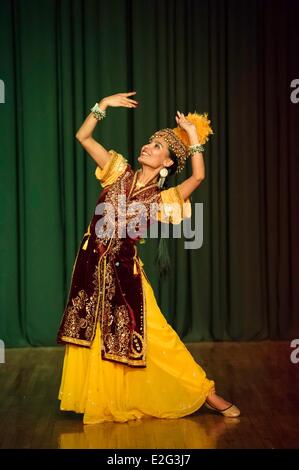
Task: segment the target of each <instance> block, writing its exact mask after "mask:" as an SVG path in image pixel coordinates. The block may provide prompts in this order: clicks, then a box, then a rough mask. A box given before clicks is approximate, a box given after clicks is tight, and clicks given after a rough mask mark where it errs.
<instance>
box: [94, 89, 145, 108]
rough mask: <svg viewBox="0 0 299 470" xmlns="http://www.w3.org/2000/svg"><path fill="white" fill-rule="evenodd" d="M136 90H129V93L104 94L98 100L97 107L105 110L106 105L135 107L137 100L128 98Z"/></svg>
mask: <svg viewBox="0 0 299 470" xmlns="http://www.w3.org/2000/svg"><path fill="white" fill-rule="evenodd" d="M135 94H136V91H131V92H129V93H116V94H115V95H111V96H106V98H103V99H102V100H101V101H100V102H99V108H100V109H102V110H103V111H105V109H107V107H108V106H113V107H117V106H122V107H125V108H137V106H138V101H136V100H133V99H132V98H129V97H130V96H132V95H135Z"/></svg>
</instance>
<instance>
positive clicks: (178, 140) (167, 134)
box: [149, 112, 213, 173]
mask: <svg viewBox="0 0 299 470" xmlns="http://www.w3.org/2000/svg"><path fill="white" fill-rule="evenodd" d="M186 118H187V119H188V120H189V121H190V122H192V123H193V124H194V125H195V127H196V132H197V135H198V138H199V141H200V143H201V144H205V143H206V142H207V141H208V140H209V135H210V134H213V131H212V129H211V127H210V122H211V121H209V120H208V115H207V113H204V114H197V113H196V112H195V113H188V115H187V116H186ZM156 137H161V138H162V139H164V140H165V142H166V143H167V144H168V147H169V148H170V150H172V152H173V153H174V154H175V156H176V157H177V159H178V166H177V169H176V172H175V173H180V172H181V171H182V170H183V169H184V167H185V164H186V160H187V158H188V157H189V156H190V150H189V146H190V143H189V137H188V134H187V132H186V131H185V130H184V129H182V128H181V127H179V126H177V127H175V128H174V129H169V128H165V129H161V130H159V131H156V132H155V133H154V134H153V135H152V136H151V137H150V139H149V141H150V142H151V141H152V140H153V139H155V138H156Z"/></svg>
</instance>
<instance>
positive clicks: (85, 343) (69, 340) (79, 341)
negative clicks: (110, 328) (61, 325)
mask: <svg viewBox="0 0 299 470" xmlns="http://www.w3.org/2000/svg"><path fill="white" fill-rule="evenodd" d="M61 340H63V341H65V342H66V343H73V344H78V345H82V346H90V345H91V343H92V341H87V340H86V339H76V338H72V337H71V336H61Z"/></svg>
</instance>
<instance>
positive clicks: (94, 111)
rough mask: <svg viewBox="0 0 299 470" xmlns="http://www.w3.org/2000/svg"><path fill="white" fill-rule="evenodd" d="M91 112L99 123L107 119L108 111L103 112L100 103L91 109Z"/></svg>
mask: <svg viewBox="0 0 299 470" xmlns="http://www.w3.org/2000/svg"><path fill="white" fill-rule="evenodd" d="M90 111H91V112H92V114H93V115H94V117H95V118H96V119H97V120H98V121H100V120H101V119H104V117H106V111H102V110H101V109H100V108H99V105H98V103H96V104H95V105H94V106H93V107H92V108H90Z"/></svg>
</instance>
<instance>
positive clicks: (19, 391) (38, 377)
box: [0, 341, 299, 449]
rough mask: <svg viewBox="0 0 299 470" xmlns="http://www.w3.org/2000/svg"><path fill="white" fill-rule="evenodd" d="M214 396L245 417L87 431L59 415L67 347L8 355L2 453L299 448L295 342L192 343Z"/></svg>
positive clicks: (203, 415) (0, 390) (1, 379)
mask: <svg viewBox="0 0 299 470" xmlns="http://www.w3.org/2000/svg"><path fill="white" fill-rule="evenodd" d="M187 347H188V349H189V350H190V352H191V353H192V354H193V356H194V358H195V359H196V360H197V361H198V363H199V364H200V365H201V366H202V367H203V368H204V369H205V371H206V372H207V375H208V377H209V378H212V379H214V380H215V383H216V387H217V391H218V393H219V394H221V395H222V396H224V397H225V398H226V399H227V400H230V401H233V402H234V403H236V404H237V405H238V406H239V407H240V409H241V412H242V416H240V417H239V418H235V419H229V418H224V417H223V416H221V415H217V414H214V413H213V412H210V411H208V410H206V409H204V408H201V409H200V410H198V411H197V412H196V413H194V414H192V415H189V416H187V417H184V418H181V419H170V420H165V419H157V418H148V419H146V420H144V421H130V422H128V423H103V424H98V425H92V426H83V424H82V415H78V414H75V413H71V412H62V411H60V410H59V401H58V400H57V394H58V389H59V384H60V376H61V368H62V361H63V352H64V348H63V347H57V348H23V349H8V350H6V362H5V364H0V423H1V433H0V448H2V449H5V448H6V449H20V448H27V449H29V448H34V449H37V448H43V449H54V448H93V449H103V448H105V449H166V448H167V449H214V448H218V449H237V448H245V449H252V448H259V449H260V448H267V449H269V448H281V449H282V448H299V364H293V363H292V362H291V361H290V353H291V348H290V342H287V341H278V342H273V341H272V342H271V341H263V342H252V343H232V342H230V343H225V342H218V343H188V344H187Z"/></svg>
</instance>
